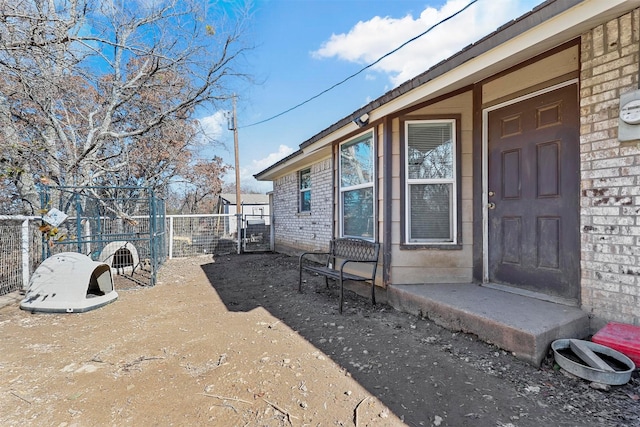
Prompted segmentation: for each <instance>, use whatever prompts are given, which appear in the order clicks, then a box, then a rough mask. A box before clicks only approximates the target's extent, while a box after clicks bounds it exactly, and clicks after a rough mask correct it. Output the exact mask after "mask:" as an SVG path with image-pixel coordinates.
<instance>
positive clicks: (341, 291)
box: [339, 276, 344, 314]
mask: <svg viewBox="0 0 640 427" xmlns="http://www.w3.org/2000/svg"><path fill="white" fill-rule="evenodd" d="M343 300H344V282H343V280H342V276H340V309H339V311H340V314H342V301H343Z"/></svg>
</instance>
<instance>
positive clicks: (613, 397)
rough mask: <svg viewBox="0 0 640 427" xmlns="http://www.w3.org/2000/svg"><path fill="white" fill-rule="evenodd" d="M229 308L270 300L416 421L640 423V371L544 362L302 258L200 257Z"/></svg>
mask: <svg viewBox="0 0 640 427" xmlns="http://www.w3.org/2000/svg"><path fill="white" fill-rule="evenodd" d="M202 268H203V270H204V272H205V273H206V275H207V278H208V279H209V281H210V283H211V286H212V287H213V288H214V289H215V290H216V292H217V293H218V294H219V296H220V298H221V299H222V300H223V302H224V304H225V305H226V307H227V309H228V310H230V311H237V312H247V311H250V310H253V309H255V308H257V307H263V308H264V309H266V310H268V311H269V312H270V313H271V314H272V315H273V316H275V317H277V318H278V319H280V321H282V322H283V323H285V324H286V325H288V326H289V327H290V328H292V329H293V330H295V331H297V332H298V333H299V334H300V335H301V336H302V337H303V338H305V339H306V340H307V341H309V342H310V343H311V344H313V345H314V346H315V347H317V348H318V349H320V350H321V351H322V352H324V353H325V354H326V355H328V356H329V357H331V358H332V359H333V360H334V361H335V362H336V363H337V364H339V365H340V366H342V367H344V368H346V370H347V371H348V372H349V373H350V374H351V375H352V376H353V378H354V379H356V380H357V381H358V382H359V383H360V384H361V385H362V386H363V387H365V388H366V389H367V390H369V392H371V393H372V394H374V395H375V396H377V397H378V398H379V399H380V400H381V401H382V402H383V403H385V404H386V405H387V406H388V407H389V408H390V409H391V410H392V411H393V412H394V413H395V414H397V415H398V416H399V417H400V418H401V419H403V420H404V421H405V423H406V424H408V425H411V426H428V425H442V426H444V425H450V426H465V425H469V426H471V425H473V426H479V425H481V426H512V427H520V426H539V425H554V426H582V425H599V426H621V425H633V426H638V425H640V418H639V416H638V414H637V405H638V402H637V401H636V400H637V398H638V394H640V380H639V379H638V375H637V374H636V375H635V376H634V378H633V379H632V381H631V383H630V384H627V385H625V386H622V387H617V388H614V389H613V390H612V391H609V392H602V391H599V390H594V389H592V388H590V387H589V384H588V383H586V382H585V381H582V380H580V379H576V378H570V377H567V376H565V375H563V374H562V373H560V372H558V371H557V370H555V369H554V366H553V363H552V361H551V360H546V361H545V362H544V364H543V366H542V368H541V369H537V368H534V367H532V366H530V365H527V364H525V363H524V362H521V361H519V360H517V359H515V358H514V357H513V356H512V355H511V354H509V353H507V352H505V351H502V350H500V349H498V348H496V347H495V346H492V345H489V344H486V343H483V342H480V341H479V340H477V338H476V337H475V336H471V335H467V334H461V333H456V332H452V331H448V330H446V329H443V328H441V327H439V326H437V325H435V324H433V323H432V322H430V321H428V320H425V319H420V318H418V317H415V316H411V315H407V314H405V313H400V312H397V311H395V310H393V309H392V308H390V307H389V306H386V305H384V304H378V305H376V306H372V305H371V303H370V301H369V300H368V299H367V298H365V297H361V296H358V295H356V294H354V293H352V292H346V293H345V309H344V313H343V314H342V315H340V314H339V313H338V297H337V296H338V291H337V288H336V287H335V286H331V287H330V288H329V289H327V288H326V286H325V281H324V278H323V277H317V276H316V277H314V276H311V275H307V274H306V273H305V274H304V275H303V278H304V279H305V282H304V283H303V290H304V292H303V293H302V294H300V293H298V292H297V284H298V259H297V258H295V257H290V256H287V255H283V254H273V253H254V254H243V255H225V256H218V257H215V259H214V262H213V263H210V264H206V265H203V266H202Z"/></svg>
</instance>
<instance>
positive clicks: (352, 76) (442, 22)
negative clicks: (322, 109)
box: [239, 0, 478, 129]
mask: <svg viewBox="0 0 640 427" xmlns="http://www.w3.org/2000/svg"><path fill="white" fill-rule="evenodd" d="M477 2H478V0H472V1H471V2H470V3H469V4H467V5H466V6H465V7H463V8H462V9H460V10H459V11H457V12H455V13H454V14H452V15H449V16H447V17H446V18H444V19H442V20H441V21H439V22H437V23H435V24H433V25H432V26H431V27H429V28H427V29H426V30H425V31H423V32H422V33H420V34H418V35H417V36H415V37H413V38H411V39H409V40H407V41H406V42H404V43H402V44H401V45H400V46H398V47H397V48H395V49H393V50H392V51H390V52H387V53H385V54H384V55H382V56H381V57H380V58H378V59H376V60H375V61H374V62H372V63H371V64H369V65H366V66H365V67H363V68H361V69H360V70H358V71H356V72H355V73H353V74H351V75H350V76H348V77H346V78H344V79H343V80H341V81H339V82H338V83H336V84H334V85H333V86H331V87H329V88H327V89H325V90H323V91H322V92H320V93H318V94H316V95H314V96H312V97H311V98H308V99H307V100H305V101H302V102H301V103H299V104H296V105H294V106H293V107H291V108H289V109H287V110H284V111H283V112H281V113H278V114H276V115H275V116H271V117H269V118H266V119H264V120H260V121H259V122H255V123H251V124H248V125H245V126H240V127H239V128H240V129H243V128H248V127H252V126H257V125H260V124H262V123H266V122H269V121H271V120H273V119H276V118H278V117H280V116H283V115H285V114H287V113H289V112H291V111H293V110H295V109H297V108H300V107H302V106H303V105H305V104H307V103H309V102H311V101H313V100H314V99H316V98H318V97H320V96H322V95H324V94H325V93H327V92H329V91H331V90H333V89H335V88H336V87H338V86H340V85H342V84H344V83H346V82H347V81H349V80H351V79H352V78H354V77H355V76H357V75H359V74H361V73H362V72H364V71H365V70H368V69H369V68H371V67H373V66H374V65H376V64H378V63H379V62H380V61H382V60H383V59H385V58H386V57H388V56H390V55H393V54H394V53H396V52H397V51H399V50H400V49H402V48H403V47H405V46H406V45H408V44H409V43H411V42H413V41H415V40H417V39H419V38H420V37H422V36H424V35H425V34H427V33H429V32H431V31H432V30H433V29H434V28H436V27H438V26H440V25H441V24H444V23H445V22H447V21H449V20H450V19H453V18H455V17H456V16H458V15H459V14H461V13H462V12H464V11H465V10H467V9H468V8H469V7H470V6H471V5H473V4H474V3H477Z"/></svg>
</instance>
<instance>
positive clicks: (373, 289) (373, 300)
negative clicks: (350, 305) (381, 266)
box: [371, 280, 376, 305]
mask: <svg viewBox="0 0 640 427" xmlns="http://www.w3.org/2000/svg"><path fill="white" fill-rule="evenodd" d="M371 304H373V305H376V284H375V280H372V281H371Z"/></svg>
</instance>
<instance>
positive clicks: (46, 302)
mask: <svg viewBox="0 0 640 427" xmlns="http://www.w3.org/2000/svg"><path fill="white" fill-rule="evenodd" d="M116 298H118V294H117V293H116V291H115V290H114V289H113V279H112V277H111V269H110V267H109V265H107V264H105V263H103V262H98V261H93V260H92V259H91V258H89V257H88V256H86V255H82V254H78V253H75V252H63V253H60V254H57V255H53V256H52V257H50V258H47V259H46V260H44V261H43V262H42V264H40V266H39V267H38V268H37V269H36V271H35V272H34V273H33V275H32V276H31V280H30V281H29V289H28V290H27V293H26V295H25V297H24V299H23V300H22V301H21V302H20V308H21V309H23V310H27V311H31V312H47V313H76V312H79V313H82V312H85V311H89V310H93V309H95V308H98V307H102V306H103V305H106V304H108V303H110V302H112V301H114V300H115V299H116Z"/></svg>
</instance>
